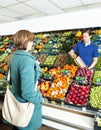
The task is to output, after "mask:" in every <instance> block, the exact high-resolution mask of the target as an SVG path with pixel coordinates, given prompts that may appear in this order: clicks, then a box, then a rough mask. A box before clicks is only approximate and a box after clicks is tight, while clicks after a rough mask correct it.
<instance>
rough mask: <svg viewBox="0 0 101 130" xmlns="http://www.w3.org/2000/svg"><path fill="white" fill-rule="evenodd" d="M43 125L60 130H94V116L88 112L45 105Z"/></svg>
mask: <svg viewBox="0 0 101 130" xmlns="http://www.w3.org/2000/svg"><path fill="white" fill-rule="evenodd" d="M42 111H43V124H45V125H48V126H52V127H53V128H57V129H60V130H66V129H69V130H93V126H94V115H93V114H92V113H88V112H83V111H82V112H81V111H78V110H73V109H71V110H70V109H68V108H64V107H61V106H60V107H59V106H56V105H52V104H48V103H44V104H43V109H42Z"/></svg>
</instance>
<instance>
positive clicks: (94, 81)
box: [93, 70, 101, 84]
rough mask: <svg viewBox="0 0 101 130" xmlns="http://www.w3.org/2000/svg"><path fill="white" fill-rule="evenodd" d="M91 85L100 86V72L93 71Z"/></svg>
mask: <svg viewBox="0 0 101 130" xmlns="http://www.w3.org/2000/svg"><path fill="white" fill-rule="evenodd" d="M98 80H99V81H98ZM93 83H95V84H101V70H95V72H94V76H93Z"/></svg>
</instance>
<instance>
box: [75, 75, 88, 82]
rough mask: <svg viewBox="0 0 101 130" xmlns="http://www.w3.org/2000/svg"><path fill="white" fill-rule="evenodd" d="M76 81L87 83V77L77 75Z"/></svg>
mask: <svg viewBox="0 0 101 130" xmlns="http://www.w3.org/2000/svg"><path fill="white" fill-rule="evenodd" d="M76 81H77V82H78V83H86V78H85V77H81V76H76Z"/></svg>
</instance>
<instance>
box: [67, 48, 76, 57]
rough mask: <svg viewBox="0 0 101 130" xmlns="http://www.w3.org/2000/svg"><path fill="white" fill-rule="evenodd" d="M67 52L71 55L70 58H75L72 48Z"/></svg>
mask: <svg viewBox="0 0 101 130" xmlns="http://www.w3.org/2000/svg"><path fill="white" fill-rule="evenodd" d="M68 54H69V55H70V56H71V57H72V58H74V59H75V58H76V54H75V52H74V50H73V49H72V50H70V51H69V52H68Z"/></svg>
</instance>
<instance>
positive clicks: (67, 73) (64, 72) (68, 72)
mask: <svg viewBox="0 0 101 130" xmlns="http://www.w3.org/2000/svg"><path fill="white" fill-rule="evenodd" d="M61 73H62V74H63V75H68V76H69V75H70V71H69V70H61Z"/></svg>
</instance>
